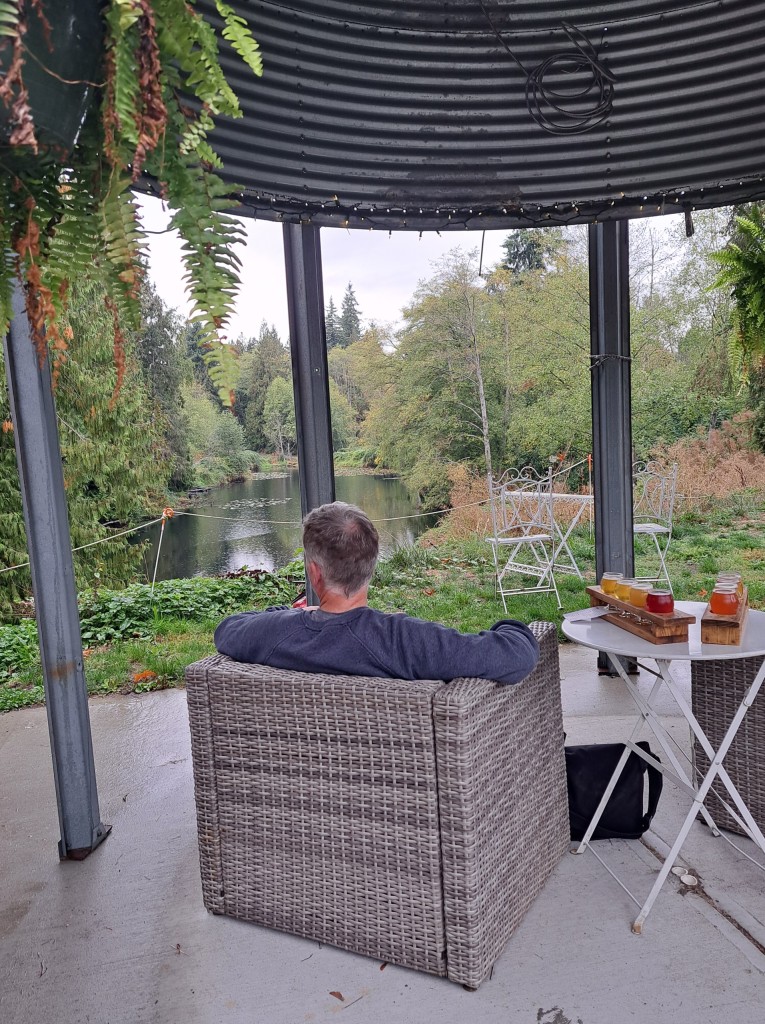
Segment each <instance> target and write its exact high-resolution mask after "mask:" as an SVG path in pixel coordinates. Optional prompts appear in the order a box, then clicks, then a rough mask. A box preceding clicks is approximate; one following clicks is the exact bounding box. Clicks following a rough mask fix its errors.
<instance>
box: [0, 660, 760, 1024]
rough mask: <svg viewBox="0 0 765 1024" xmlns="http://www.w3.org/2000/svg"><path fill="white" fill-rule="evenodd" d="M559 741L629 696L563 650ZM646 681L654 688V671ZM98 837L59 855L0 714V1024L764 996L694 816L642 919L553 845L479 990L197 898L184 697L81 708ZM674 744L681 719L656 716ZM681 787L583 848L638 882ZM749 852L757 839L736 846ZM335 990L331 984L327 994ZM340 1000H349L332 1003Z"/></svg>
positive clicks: (527, 1023)
mask: <svg viewBox="0 0 765 1024" xmlns="http://www.w3.org/2000/svg"><path fill="white" fill-rule="evenodd" d="M561 662H562V675H563V698H564V713H565V717H566V729H567V734H568V736H567V742H569V743H578V742H597V741H607V740H618V739H623V738H624V737H625V735H626V728H627V725H628V723H629V722H630V720H631V703H630V701H629V698H628V697H627V696H626V695H625V693H624V692H623V687H622V685H621V683H620V682H619V681H618V680H614V679H609V678H606V677H598V675H597V673H596V670H595V655H594V654H593V652H590V651H586V650H583V649H579V648H571V647H563V648H562V650H561ZM641 685H644V686H646V687H647V686H648V680H645V681H643V682H642V683H641ZM90 708H91V719H92V723H93V737H94V746H95V751H96V761H97V773H98V782H99V793H100V801H101V813H102V820H103V821H104V822H107V823H110V824H112V825H113V832H112V834H111V836H110V837H109V838H108V840H107V841H106V842H105V843H104V844H103V845H102V846H101V847H100V848H99V849H98V850H97V851H96V852H95V853H94V854H93V855H92V856H91V857H90V858H88V859H87V860H86V861H84V862H82V863H69V862H65V863H59V861H58V859H57V853H56V843H57V841H58V825H57V818H56V808H55V801H54V793H53V780H52V771H51V761H50V750H49V746H48V735H47V724H46V719H45V711H44V710H43V709H31V710H23V711H16V712H12V713H10V714H7V715H3V716H0V779H2V783H1V784H0V878H1V885H0V1022H1V1024H49V1022H50V1024H52V1022H54V1021H55V1022H57V1024H85V1022H92V1024H222V1022H227V1024H228V1022H230V1024H299V1022H304V1021H317V1022H318V1021H323V1020H333V1019H335V1020H336V1019H337V1018H338V1015H340V1019H342V1020H348V1021H359V1022H378V1021H379V1022H385V1024H398V1022H401V1024H410V1022H411V1024H414V1022H418V1024H420V1022H423V1024H424V1022H427V1021H438V1022H439V1024H457V1022H460V1024H463V1022H472V1021H476V1022H480V1024H495V1022H496V1024H499V1022H502V1024H624V1022H631V1021H636V1022H658V1024H663V1022H665V1021H667V1022H669V1021H672V1022H673V1024H719V1022H720V1021H724V1020H741V1021H759V1020H762V1019H763V1016H764V1015H765V1010H763V1006H764V1005H765V884H764V883H765V875H763V873H762V872H761V871H760V870H758V869H757V868H756V867H755V866H754V865H753V864H751V863H750V862H749V861H748V860H747V859H746V858H745V857H744V856H742V855H741V854H740V853H738V852H737V851H736V850H734V849H732V848H731V847H730V846H729V845H728V844H727V843H726V842H725V840H724V839H721V838H714V837H713V836H712V835H711V834H710V833H709V831H708V829H706V828H705V827H704V826H703V825H701V824H699V823H696V824H694V826H693V829H692V831H691V835H690V837H689V840H688V842H687V843H686V846H685V848H684V850H683V862H684V863H685V864H687V865H688V866H689V867H690V868H691V869H692V870H693V873H694V874H696V875H697V876H698V877H699V879H700V882H701V885H700V886H699V887H698V889H697V890H695V891H691V890H688V889H687V888H686V887H684V886H683V885H682V884H681V883H680V882H679V880H678V879H677V878H676V877H674V876H670V880H669V881H668V882H667V885H666V887H665V888H664V889H663V890H662V892H661V894H660V895H659V898H658V900H657V902H656V905H655V907H654V909H653V911H652V912H651V915H650V916H649V918H648V921H647V923H646V927H645V931H644V934H643V935H642V936H636V935H633V934H632V932H631V930H630V923H631V921H632V918H633V917H634V914H635V910H634V907H633V905H632V904H631V902H630V900H629V898H628V897H627V896H626V894H625V893H624V892H623V891H622V890H621V889H620V888H619V886H618V885H617V884H616V883H615V882H614V881H613V880H612V879H611V877H610V876H609V875H608V874H607V872H606V871H605V870H604V869H603V868H602V867H601V865H600V864H599V863H598V861H597V859H596V858H595V857H594V856H593V855H592V854H590V853H586V854H585V855H584V856H582V857H576V856H573V855H567V856H566V857H565V858H564V859H563V861H562V862H561V863H560V865H559V866H558V868H557V869H556V871H555V873H554V874H553V876H552V878H551V879H550V881H549V882H548V884H547V886H546V888H545V889H544V891H543V892H542V894H541V895H540V896H539V897H538V899H537V900H536V902H535V903H534V905H533V906H532V908H531V910H530V911H529V913H528V915H527V916H526V918H525V919H524V921H523V923H522V925H521V927H520V929H519V930H518V931H517V932H516V934H515V935H514V936H513V938H512V939H511V941H510V943H509V945H508V947H507V948H506V950H505V952H504V954H503V955H502V957H501V958H500V960H499V961H498V962H497V964H496V965H495V969H494V972H493V976H492V977H491V979H489V980H487V981H486V982H485V983H484V984H483V985H482V987H481V988H480V989H479V991H478V992H466V991H464V990H463V989H462V988H460V987H459V986H457V985H453V984H450V983H449V982H447V981H443V980H440V979H436V978H432V977H429V976H427V975H421V974H418V973H416V972H414V971H409V970H404V969H402V968H397V967H392V966H386V967H384V968H383V966H382V965H381V964H380V963H379V962H378V961H374V960H369V959H366V958H363V957H359V956H355V955H353V954H350V953H346V952H343V951H341V950H337V949H332V948H329V947H326V946H323V947H322V946H320V945H319V944H317V943H316V942H311V941H308V940H304V939H298V938H294V937H292V936H288V935H283V934H280V933H278V932H273V931H268V930H266V929H264V928H259V927H255V926H252V925H247V924H243V923H241V922H237V921H234V920H231V919H228V918H225V917H214V916H212V915H209V914H207V912H206V911H205V910H204V907H203V906H202V898H201V888H200V882H199V868H198V860H197V846H196V832H195V817H194V803H193V787H192V775H191V761H190V753H189V736H188V726H187V717H186V697H185V693H183V692H182V691H177V690H172V691H166V692H162V693H156V694H146V695H143V696H131V697H110V698H101V699H95V700H92V701H91V703H90ZM664 710H665V711H666V713H667V718H665V724H667V725H668V726H669V728H670V730H671V731H672V733H673V735H674V736H676V738H677V739H678V740H679V741H680V742H682V741H683V740H684V738H685V728H684V723H683V722H682V721H681V720H680V719H679V718H676V717H671V716H672V707H671V706H670V704H667V705H666V707H665V709H664ZM685 806H686V805H685V804H684V801H683V799H682V797H681V796H680V795H679V793H678V791H677V790H676V789H675V787H673V786H672V785H670V784H667V785H665V788H664V794H663V796H662V800H661V803H660V806H659V812H658V814H657V816H656V819H655V821H654V825H653V827H652V829H651V831H650V832H649V833H647V834H646V836H645V841H644V842H613V843H599V844H598V852H599V853H600V854H601V855H602V856H603V857H604V858H605V859H606V860H607V862H608V863H609V864H610V865H611V866H612V867H613V868H614V870H616V871H617V872H618V873H619V875H620V877H622V878H623V879H624V880H625V881H627V882H628V884H629V885H630V887H631V888H632V890H633V892H635V893H636V894H637V895H638V896H644V895H645V894H647V892H648V890H649V888H650V885H651V881H652V878H653V877H655V874H656V872H657V871H658V868H659V861H658V859H657V856H656V853H655V852H654V851H659V852H661V851H662V850H666V840H668V839H670V840H671V838H672V837H673V829H674V832H675V833H676V831H677V829H678V828H679V821H680V819H681V817H682V814H683V811H684V808H685ZM734 838H736V841H737V842H740V844H741V846H742V848H744V849H746V850H748V851H752V849H753V846H752V844H751V843H749V842H748V841H747V840H743V839H742V840H739V839H738V838H737V837H734ZM333 993H334V994H333ZM338 996H342V999H340V998H339V997H338Z"/></svg>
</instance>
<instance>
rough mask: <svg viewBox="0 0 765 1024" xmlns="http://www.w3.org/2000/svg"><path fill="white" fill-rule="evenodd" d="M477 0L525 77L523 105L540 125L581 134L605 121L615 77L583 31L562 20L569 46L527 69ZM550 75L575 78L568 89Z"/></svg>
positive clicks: (561, 132) (553, 131)
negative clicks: (524, 103) (570, 47)
mask: <svg viewBox="0 0 765 1024" xmlns="http://www.w3.org/2000/svg"><path fill="white" fill-rule="evenodd" d="M478 3H479V5H480V7H481V10H482V11H483V13H484V16H485V18H486V20H487V22H488V23H489V26H490V27H491V30H492V32H493V33H494V35H495V36H496V37H497V39H498V40H499V42H500V43H501V45H502V46H503V48H504V49H505V50H506V51H507V53H508V54H509V55H510V57H512V59H513V60H514V61H515V63H516V64H517V65H518V67H519V68H520V69H521V71H522V72H523V74H524V75H525V76H526V107H527V109H528V111H529V114H530V115H531V117H532V118H533V119H534V121H536V123H537V124H538V125H539V127H540V128H542V129H543V130H544V131H546V132H549V133H550V134H551V135H581V134H582V133H583V132H587V131H590V130H591V129H592V128H595V127H596V125H599V124H600V123H601V122H602V121H605V119H606V118H607V117H608V116H609V114H610V113H611V110H612V109H613V98H614V83H615V82H616V76H615V75H614V74H613V72H612V71H610V70H609V69H608V68H607V67H605V65H604V64H603V63H601V61H600V60H599V58H598V54H597V51H596V50H595V47H594V46H593V45H592V43H591V42H590V41H589V39H588V38H587V36H586V35H585V34H584V32H581V31H580V30H579V29H578V28H576V26H575V25H572V24H571V23H570V22H568V21H562V22H561V27H562V28H563V31H564V32H565V33H566V35H567V36H568V38H569V41H570V42H571V46H572V49H570V50H566V51H563V52H561V53H555V54H551V55H550V56H549V57H546V58H545V59H544V60H543V61H541V63H539V64H538V65H537V66H536V67H535V68H533V69H532V70H531V71H528V70H527V69H526V68H525V67H524V66H523V64H522V63H521V61H520V60H519V59H518V58H517V57H516V55H515V54H514V53H513V51H512V50H511V49H510V47H509V46H508V45H507V43H506V42H505V40H504V39H503V38H502V35H501V34H500V32H499V30H498V29H497V28H496V26H495V25H494V22H493V21H492V20H491V17H490V16H489V12H488V11H487V10H486V7H485V5H484V3H483V0H478ZM553 75H554V76H556V78H559V77H560V76H561V75H575V76H577V80H576V81H575V82H574V83H573V84H572V85H571V87H570V88H561V87H560V85H559V84H558V83H557V82H556V84H554V85H553V84H551V83H550V80H549V79H550V77H552V76H553ZM545 78H547V81H545Z"/></svg>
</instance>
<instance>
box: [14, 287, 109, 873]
mask: <svg viewBox="0 0 765 1024" xmlns="http://www.w3.org/2000/svg"><path fill="white" fill-rule="evenodd" d="M5 372H6V376H7V378H8V393H9V398H10V406H11V416H12V418H13V432H14V438H15V444H16V460H17V462H18V467H19V480H20V484H21V498H22V503H23V507H24V521H25V523H26V529H27V548H28V551H29V561H30V567H31V572H32V588H33V591H34V597H35V612H36V616H37V634H38V637H39V640H40V656H41V660H42V667H43V676H44V682H45V701H46V705H47V711H48V730H49V733H50V745H51V753H52V755H53V778H54V782H55V786H56V800H57V803H58V815H59V826H60V829H61V839H60V841H59V847H58V849H59V856H60V857H61V858H62V859H63V858H69V859H72V860H82V859H83V858H84V857H86V856H87V855H88V854H89V853H91V852H92V851H93V850H94V849H95V847H96V846H98V844H99V843H100V842H102V840H103V839H105V838H106V836H107V834H108V832H109V829H108V828H107V827H106V826H104V825H103V824H102V823H101V818H100V813H99V809H98V792H97V790H96V772H95V767H94V764H93V744H92V740H91V734H90V718H89V717H88V691H87V688H86V686H85V672H84V669H83V658H82V638H81V636H80V618H79V612H78V609H77V592H76V588H75V582H74V566H73V563H72V545H71V540H70V537H69V518H68V514H67V507H66V495H65V491H64V475H63V470H62V466H61V452H60V450H59V443H58V426H57V422H56V409H55V405H54V402H53V393H52V390H51V377H50V370H49V367H48V363H47V360H46V362H45V363H43V365H42V366H40V364H39V361H38V358H37V353H36V352H35V349H34V346H33V344H32V341H31V338H30V330H29V322H28V320H27V316H26V310H25V308H24V295H23V292H22V290H21V287H20V286H17V287H16V290H15V293H14V297H13V320H12V321H11V329H10V333H9V335H8V337H7V338H6V340H5Z"/></svg>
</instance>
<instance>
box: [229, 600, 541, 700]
mask: <svg viewBox="0 0 765 1024" xmlns="http://www.w3.org/2000/svg"><path fill="white" fill-rule="evenodd" d="M215 646H216V647H217V649H218V651H220V653H221V654H226V655H228V657H229V658H233V659H234V660H235V661H244V662H250V663H253V664H259V665H270V666H272V667H273V668H283V669H292V670H294V671H297V672H327V673H330V674H341V675H360V676H386V677H388V678H394V679H445V680H450V679H457V678H460V677H462V676H468V677H473V676H477V677H478V678H482V679H495V680H497V682H500V683H518V682H520V681H521V679H523V678H525V677H526V676H527V675H528V674H529V672H531V670H532V669H533V668H534V666H535V665H536V663H537V660H538V659H539V646H538V644H537V642H536V640H535V638H534V635H533V634H532V632H531V630H529V629H528V628H527V627H526V626H524V625H523V623H521V622H516V621H515V620H514V619H503V620H502V621H501V622H497V623H496V624H495V625H493V626H492V627H491V629H489V630H484V631H482V632H481V633H458V632H457V630H456V629H449V628H447V627H446V626H442V625H440V624H439V623H436V622H426V621H424V620H423V619H414V618H411V617H410V616H408V615H398V614H396V615H388V614H386V613H384V612H379V611H376V610H375V609H373V608H368V607H364V608H354V609H352V610H351V611H349V612H340V613H339V614H333V613H330V612H322V611H314V612H309V611H304V610H299V609H295V608H269V609H268V610H267V611H263V612H242V613H241V614H239V615H230V616H229V617H228V618H227V619H224V620H223V622H221V624H220V625H219V626H218V628H217V629H216V630H215Z"/></svg>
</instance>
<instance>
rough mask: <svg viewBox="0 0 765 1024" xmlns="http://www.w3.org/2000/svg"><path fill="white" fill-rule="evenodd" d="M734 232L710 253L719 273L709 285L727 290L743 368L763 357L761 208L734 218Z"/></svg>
mask: <svg viewBox="0 0 765 1024" xmlns="http://www.w3.org/2000/svg"><path fill="white" fill-rule="evenodd" d="M736 228H737V235H736V236H735V237H734V238H733V239H732V240H731V241H730V242H729V243H728V245H727V247H726V248H725V249H722V250H721V251H720V252H716V253H712V259H714V260H715V262H716V263H717V264H718V265H719V266H720V268H721V269H720V273H719V274H718V276H717V279H716V280H715V282H714V284H713V286H712V287H715V288H727V289H729V290H730V292H731V294H732V297H733V302H734V307H733V314H732V324H733V334H732V340H733V342H734V350H735V351H736V353H737V354H738V356H739V362H742V363H743V369H744V370H745V371H746V370H748V369H749V368H751V366H753V365H754V364H755V363H759V362H761V361H762V360H763V359H765V223H764V222H763V208H762V207H761V206H756V205H755V206H753V207H752V208H751V209H750V211H749V212H748V213H747V214H746V215H743V216H739V217H736Z"/></svg>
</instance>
